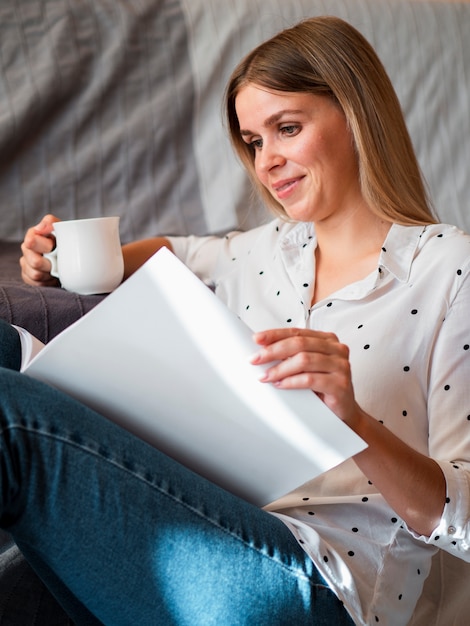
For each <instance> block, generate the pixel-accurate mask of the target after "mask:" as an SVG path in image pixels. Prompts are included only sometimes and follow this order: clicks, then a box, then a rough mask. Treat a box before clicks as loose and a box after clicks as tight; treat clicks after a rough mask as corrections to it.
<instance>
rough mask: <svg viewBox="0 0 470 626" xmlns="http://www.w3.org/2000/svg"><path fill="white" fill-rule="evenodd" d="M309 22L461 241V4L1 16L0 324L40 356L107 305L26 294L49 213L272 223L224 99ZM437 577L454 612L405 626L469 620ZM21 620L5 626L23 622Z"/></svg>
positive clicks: (319, 4) (130, 234) (214, 1)
mask: <svg viewBox="0 0 470 626" xmlns="http://www.w3.org/2000/svg"><path fill="white" fill-rule="evenodd" d="M318 14H334V15H338V16H340V17H343V18H344V19H346V20H348V21H350V22H351V23H352V24H353V25H355V26H356V27H357V28H358V29H359V30H361V31H362V32H363V33H364V35H365V36H366V37H367V38H368V39H369V41H371V43H372V44H373V45H374V47H375V49H376V50H377V52H378V54H379V56H380V57H381V58H382V60H383V62H384V64H385V66H386V68H387V70H388V72H389V75H390V77H391V78H392V81H393V83H394V85H395V88H396V90H397V93H398V95H399V98H400V101H401V104H402V107H403V111H404V114H405V117H406V119H407V122H408V126H409V129H410V132H411V136H412V140H413V143H414V146H415V149H416V152H417V155H418V159H419V162H420V164H421V167H422V170H423V172H424V175H425V177H426V179H427V181H428V185H429V188H430V192H431V197H432V198H433V201H434V204H435V206H436V209H437V212H438V214H439V216H440V218H441V221H444V222H451V223H455V224H457V225H459V226H460V227H462V228H463V229H465V230H467V231H470V210H469V207H468V201H469V198H470V176H469V172H468V170H469V164H470V140H469V138H470V39H469V37H468V33H470V2H458V1H455V2H454V1H451V0H447V1H446V0H347V1H345V0H16V1H15V2H3V3H0V202H1V207H2V211H1V215H0V317H2V318H4V319H7V320H8V321H9V322H12V323H16V324H20V325H22V326H24V327H26V328H28V329H29V330H31V332H33V333H34V334H35V335H36V336H38V337H39V338H40V339H41V340H43V341H45V342H47V341H49V340H50V339H52V338H53V337H54V336H55V335H56V334H57V333H58V332H60V331H61V330H63V328H65V327H66V326H67V325H69V324H70V323H71V322H73V321H74V320H75V319H77V318H78V317H80V316H81V315H83V314H85V313H86V312H87V311H89V310H90V309H91V308H92V307H93V306H95V304H96V303H97V302H99V300H100V299H101V298H102V296H77V295H76V294H72V293H68V292H66V291H64V290H62V289H53V288H33V287H28V286H26V285H23V284H22V283H21V278H20V274H19V266H18V258H19V255H20V249H19V244H20V242H21V240H22V238H23V235H24V232H25V230H26V229H27V228H28V227H29V226H31V225H32V224H35V223H36V222H38V221H39V219H40V218H41V217H42V216H43V215H44V214H45V213H49V212H50V213H54V214H56V215H57V216H58V217H60V218H62V219H72V218H80V217H92V216H101V215H119V216H120V218H121V238H122V241H123V242H126V241H130V240H133V239H136V238H142V237H147V236H152V235H155V234H159V233H164V234H182V235H184V234H189V233H194V234H206V233H220V232H224V231H227V230H229V229H232V228H242V229H247V228H250V227H251V226H254V225H257V224H260V223H261V222H263V221H265V220H267V219H269V216H268V214H267V212H266V210H265V209H264V207H263V206H262V205H261V204H260V203H259V202H258V201H257V200H256V199H255V198H254V197H253V195H252V194H251V190H250V186H249V183H248V181H247V179H246V177H245V174H244V173H243V171H242V168H241V166H240V165H239V163H238V162H237V160H236V159H235V157H234V156H233V154H232V151H231V148H230V145H229V142H228V139H227V136H226V131H225V128H224V124H223V116H222V108H221V101H222V95H223V91H224V86H225V83H226V80H227V77H228V75H229V73H230V71H231V69H232V68H233V66H234V65H235V64H236V62H237V61H238V60H239V59H240V58H241V56H242V55H243V54H244V53H246V52H247V51H248V50H250V49H251V48H252V47H253V46H254V45H256V44H257V43H258V42H260V41H261V40H263V39H266V38H267V37H269V36H271V35H272V34H274V33H275V32H277V31H278V30H280V29H281V28H283V27H286V26H289V25H291V24H293V23H294V22H296V21H298V20H299V19H301V18H303V17H307V16H313V15H318ZM0 542H2V543H1V544H0V551H1V550H3V557H4V558H3V563H2V564H1V567H0V570H1V572H0V573H1V576H0V619H1V618H2V613H1V611H2V600H1V596H2V589H3V590H5V589H7V588H8V589H10V587H7V582H5V581H7V580H9V581H10V583H9V584H11V581H12V580H13V579H12V574H11V572H12V571H14V570H12V569H9V568H11V567H14V565H15V563H16V562H17V561H18V553H17V549H16V547H15V546H14V545H12V544H11V540H10V538H9V537H8V535H5V534H2V535H0ZM1 546H3V547H1ZM7 548H8V549H7ZM6 555H7V556H8V559H6ZM449 558H451V557H449ZM0 561H1V559H0ZM19 561H20V562H21V559H19ZM21 567H24V563H22V565H21ZM445 568H446V564H445V562H440V563H439V564H438V563H436V567H435V568H434V569H433V575H436V576H439V575H441V576H442V583H441V584H442V589H445V588H447V587H452V589H453V591H454V593H455V594H456V596H455V597H456V600H455V602H453V604H452V606H451V607H450V608H449V611H450V613H449V614H448V615H445V616H438V615H436V614H435V611H433V598H432V597H430V596H429V595H428V594H427V593H426V591H425V594H424V597H423V601H422V602H421V604H420V607H419V609H418V611H417V616H416V619H415V621H414V622H413V623H415V624H422V625H426V626H429V625H430V624H434V623H436V624H437V623H439V624H442V625H445V626H449V624H462V625H463V624H466V623H467V622H468V611H469V609H470V603H469V602H468V600H467V601H465V600H466V598H465V591H464V590H463V591H460V590H461V589H462V585H459V581H455V580H448V578H446V576H445ZM468 574H469V568H468V567H467V566H463V565H462V576H463V577H465V576H467V580H468ZM9 610H10V611H11V608H10V609H9ZM18 610H19V611H20V607H18ZM19 615H21V613H18V616H19ZM18 616H17V617H16V618H15V617H13V618H12V621H11V623H12V624H13V623H14V624H23V623H29V622H27V621H22V620H23V618H21V617H18ZM5 620H6V621H5ZM1 623H10V622H8V620H7V618H4V621H1ZM35 623H40V622H35ZM42 623H44V624H48V625H50V624H53V623H54V622H53V621H52V618H51V617H50V616H49V617H43V622H42ZM58 623H60V622H58ZM64 623H65V622H64Z"/></svg>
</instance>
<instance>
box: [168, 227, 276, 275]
mask: <svg viewBox="0 0 470 626" xmlns="http://www.w3.org/2000/svg"><path fill="white" fill-rule="evenodd" d="M270 230H271V231H273V232H275V227H274V228H273V226H272V225H270ZM266 231H267V228H266V226H259V227H258V228H253V229H251V230H249V231H246V232H241V231H231V232H230V233H227V234H226V235H224V236H223V237H217V236H213V235H210V236H207V237H197V236H193V235H190V236H188V237H167V239H168V241H169V242H170V244H171V246H172V248H173V252H174V254H175V255H176V256H177V257H178V258H179V260H180V261H182V262H183V263H184V264H185V265H186V266H187V267H189V269H190V270H191V271H192V272H194V274H196V276H198V277H199V278H200V279H201V280H202V281H204V282H205V283H206V284H208V285H213V284H214V283H215V282H216V281H218V280H220V279H221V277H224V276H226V275H227V274H229V273H231V272H232V268H233V265H234V263H233V262H234V260H235V259H236V258H237V257H239V256H240V255H245V254H246V253H247V252H248V251H250V250H251V249H254V248H256V247H257V244H258V241H259V239H260V236H261V235H262V234H265V233H266ZM264 239H266V237H264ZM270 243H271V241H270Z"/></svg>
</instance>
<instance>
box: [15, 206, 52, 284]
mask: <svg viewBox="0 0 470 626" xmlns="http://www.w3.org/2000/svg"><path fill="white" fill-rule="evenodd" d="M58 221H60V220H59V218H57V217H55V216H54V215H45V216H44V217H43V218H42V220H41V221H40V222H39V224H37V225H36V226H32V227H31V228H29V229H28V230H27V231H26V235H25V237H24V240H23V243H22V244H21V252H22V253H23V255H22V256H21V258H20V267H21V277H22V279H23V280H24V282H25V283H26V284H28V285H33V286H34V287H56V286H58V285H59V281H58V280H57V278H54V277H53V276H51V262H50V261H49V259H46V258H44V254H46V253H48V252H51V250H53V249H54V247H55V238H54V236H53V235H52V231H53V229H54V223H55V222H58Z"/></svg>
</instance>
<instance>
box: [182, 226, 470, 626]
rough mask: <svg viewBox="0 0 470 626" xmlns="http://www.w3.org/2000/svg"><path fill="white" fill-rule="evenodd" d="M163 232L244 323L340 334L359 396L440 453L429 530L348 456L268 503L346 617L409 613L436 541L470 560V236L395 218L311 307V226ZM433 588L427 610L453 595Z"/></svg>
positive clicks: (385, 620)
mask: <svg viewBox="0 0 470 626" xmlns="http://www.w3.org/2000/svg"><path fill="white" fill-rule="evenodd" d="M170 241H171V245H172V247H173V250H174V252H175V254H176V255H177V256H178V257H179V258H180V259H181V260H182V261H183V262H184V263H185V264H186V265H188V267H190V268H191V269H192V270H193V272H195V273H196V274H197V275H198V276H199V277H200V278H201V279H202V280H204V281H205V282H206V283H209V284H211V285H212V286H213V287H214V289H215V292H216V293H217V295H218V296H219V297H220V298H221V299H222V300H223V301H224V302H225V303H226V304H227V305H228V306H229V307H230V308H231V309H233V310H234V311H235V312H236V313H237V314H238V315H239V316H240V317H241V318H242V319H243V320H244V321H245V322H246V323H247V324H248V325H249V326H250V327H251V328H252V329H253V330H262V329H266V328H273V327H285V326H293V327H304V328H312V329H317V330H324V331H330V332H334V333H336V335H337V336H338V337H339V339H340V341H342V342H343V343H345V344H347V345H348V346H349V349H350V361H351V368H352V377H353V384H354V389H355V393H356V399H357V401H358V403H359V404H360V405H361V406H362V408H363V409H364V410H365V411H367V412H368V413H370V414H371V415H373V416H375V417H376V418H377V419H378V420H380V421H382V422H383V423H384V425H385V426H386V427H387V428H389V429H390V430H391V431H393V432H394V433H395V434H396V435H398V436H399V437H400V438H401V439H403V440H404V441H406V442H407V443H408V444H409V445H410V446H412V447H414V448H415V449H417V450H419V451H420V452H422V453H424V454H426V455H429V456H431V457H433V458H434V459H435V460H436V461H437V462H438V463H439V464H440V466H441V468H442V470H443V472H444V475H445V477H446V481H447V504H446V506H445V509H444V511H443V515H442V519H441V521H440V523H439V525H438V526H437V528H436V529H435V530H434V532H433V533H432V535H431V536H430V537H422V536H417V535H415V533H413V532H412V531H411V530H410V529H409V528H407V526H406V524H405V523H404V522H403V521H402V520H401V519H400V518H399V517H398V516H397V515H396V514H395V513H394V511H393V510H392V509H391V508H390V507H389V506H388V504H387V503H386V502H385V500H384V499H383V498H382V496H381V495H380V493H379V492H378V491H377V489H376V488H375V487H374V485H373V484H371V483H370V482H369V481H368V480H367V478H366V477H365V476H364V475H363V474H362V472H361V471H360V470H359V469H358V468H357V466H356V464H355V463H354V461H352V460H351V459H350V460H348V461H346V462H344V463H343V464H341V465H340V466H339V467H337V468H335V469H333V470H330V471H328V472H326V473H324V474H323V475H322V476H320V477H318V478H317V479H315V480H312V481H311V482H309V483H307V484H306V485H304V486H303V487H302V488H300V489H298V490H296V491H295V492H292V493H291V494H289V495H287V496H285V497H284V498H281V500H279V501H277V502H276V503H273V504H271V505H269V506H268V507H267V509H268V510H269V511H270V512H272V513H273V514H274V515H277V516H279V517H280V518H281V519H282V520H283V521H284V522H285V523H286V524H287V526H288V527H289V528H290V529H291V530H292V532H293V533H294V535H295V537H296V538H297V540H298V541H299V543H300V544H301V545H302V547H303V549H304V550H305V551H306V552H307V553H308V554H309V555H310V557H311V558H312V560H313V561H314V563H315V565H316V566H317V568H318V569H319V571H320V572H321V574H322V575H323V576H324V578H325V579H326V580H327V581H328V583H329V585H330V586H331V587H332V589H333V590H334V591H335V592H336V594H337V595H338V597H339V598H340V599H341V600H342V601H343V602H344V604H345V606H346V608H347V609H348V611H349V612H350V614H351V616H352V618H353V619H354V621H355V623H357V624H381V625H384V624H388V625H390V624H396V625H397V626H403V625H404V624H407V623H408V621H409V620H410V618H411V615H412V613H413V610H414V607H415V605H416V602H417V599H418V598H419V596H420V594H421V592H422V588H423V584H424V581H425V579H426V577H427V576H428V574H429V571H430V568H431V560H432V556H433V554H434V553H435V552H436V551H437V550H438V548H441V549H442V550H444V551H446V552H448V553H450V554H452V555H457V556H458V557H460V559H464V560H465V561H469V562H470V502H469V500H470V278H469V267H470V236H468V235H466V234H464V233H462V232H461V231H459V230H458V229H457V228H456V227H453V226H448V225H442V224H439V225H433V226H428V227H421V226H419V227H415V226H413V227H410V226H408V227H406V226H398V225H393V226H392V228H391V229H390V231H389V233H388V236H387V238H386V240H385V242H384V244H383V248H382V252H381V254H380V258H379V262H378V267H377V270H376V271H374V272H373V273H372V274H370V275H369V276H367V277H366V278H365V279H363V280H360V281H358V282H356V283H353V284H351V285H348V286H347V287H344V288H342V289H340V290H339V291H337V292H336V293H334V294H332V295H330V296H329V297H328V298H326V299H324V300H322V301H321V302H318V303H316V304H315V305H314V306H313V307H310V302H311V301H312V294H313V289H314V281H315V256H314V250H315V247H316V238H315V230H314V227H313V226H312V225H311V224H305V223H297V224H291V223H285V222H283V221H280V220H274V221H273V222H271V223H269V224H267V225H265V226H262V227H260V228H257V229H255V230H252V231H249V232H247V233H239V232H233V233H230V234H229V235H227V236H226V237H225V238H218V237H172V238H170ZM397 480H400V477H399V476H397ZM460 559H455V558H452V557H450V558H449V559H448V560H449V562H450V565H448V567H452V564H453V563H455V564H460V565H461V564H462V561H461V560H460ZM467 581H468V578H467ZM463 582H464V581H462V583H463ZM436 593H437V591H436ZM441 595H442V594H440V595H436V600H435V603H436V606H437V611H438V610H439V606H438V605H439V602H440V603H441V604H442V606H445V604H446V603H448V602H449V601H451V600H450V599H449V598H448V597H441ZM436 619H437V618H436ZM447 623H449V622H447Z"/></svg>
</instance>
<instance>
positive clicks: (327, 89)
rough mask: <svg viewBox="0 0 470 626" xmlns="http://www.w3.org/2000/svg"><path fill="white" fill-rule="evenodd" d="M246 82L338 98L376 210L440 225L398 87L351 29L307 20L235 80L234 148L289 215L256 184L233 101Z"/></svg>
mask: <svg viewBox="0 0 470 626" xmlns="http://www.w3.org/2000/svg"><path fill="white" fill-rule="evenodd" d="M248 84H254V85H258V86H260V87H264V88H267V89H272V90H275V91H280V92H291V93H311V94H316V95H323V96H326V97H331V98H333V99H334V100H335V101H336V102H337V103H338V104H339V106H340V107H341V109H342V111H343V113H344V115H345V117H346V120H347V124H348V126H349V129H350V131H351V134H352V137H353V142H354V147H355V151H356V154H357V159H358V170H359V179H360V185H361V191H362V195H363V197H364V199H365V201H366V202H367V204H368V205H369V207H370V209H371V210H372V211H373V212H374V213H376V214H377V215H378V216H380V217H381V218H382V219H384V220H386V221H388V222H397V223H399V224H404V225H411V224H429V223H435V222H436V221H437V220H436V218H435V216H434V214H433V210H432V208H431V202H430V200H429V197H428V193H427V189H426V185H425V183H424V180H423V177H422V174H421V171H420V168H419V165H418V161H417V158H416V155H415V152H414V149H413V145H412V142H411V138H410V135H409V133H408V130H407V127H406V123H405V120H404V116H403V113H402V110H401V106H400V103H399V101H398V97H397V95H396V93H395V90H394V88H393V85H392V83H391V81H390V79H389V77H388V75H387V72H386V70H385V68H384V66H383V64H382V63H381V61H380V59H379V58H378V56H377V54H376V53H375V51H374V50H373V48H372V46H371V45H370V44H369V43H368V41H367V40H366V39H365V38H364V37H363V36H362V35H361V33H359V31H357V30H356V29H355V28H354V27H353V26H351V25H350V24H348V23H347V22H345V21H343V20H341V19H339V18H336V17H316V18H311V19H306V20H304V21H302V22H300V23H299V24H297V25H296V26H293V27H292V28H288V29H286V30H284V31H282V32H280V33H279V34H278V35H276V36H274V37H273V38H272V39H270V40H268V41H266V42H265V43H262V44H261V45H260V46H258V47H257V48H255V49H254V50H253V51H252V52H251V53H250V54H248V55H247V56H246V57H245V58H244V59H243V60H242V61H241V62H240V63H239V65H238V66H237V67H236V68H235V70H234V71H233V73H232V76H231V78H230V80H229V83H228V86H227V90H226V97H225V107H226V116H227V122H228V129H229V133H230V138H231V141H232V144H233V146H234V149H235V151H236V153H237V154H238V156H239V158H240V160H241V161H242V163H243V164H244V166H245V168H246V169H247V172H248V174H249V176H250V178H251V179H252V181H253V183H254V184H255V186H256V187H257V189H258V190H259V192H260V194H261V196H262V197H263V199H264V201H265V202H266V204H267V205H268V206H269V207H270V208H271V209H272V210H273V211H274V212H275V213H276V214H278V215H280V216H283V217H286V214H285V211H284V210H283V208H282V206H281V205H280V203H279V202H277V200H275V199H274V198H273V197H272V195H271V194H270V193H269V191H268V190H267V189H265V188H264V187H263V185H261V183H260V182H259V181H258V178H257V176H256V174H255V167H254V160H255V153H254V149H253V148H252V147H250V146H249V145H247V143H245V141H243V138H242V137H241V134H240V126H239V121H238V118H237V114H236V110H235V102H236V98H237V95H238V93H239V91H240V90H241V89H242V88H243V87H244V86H246V85H248Z"/></svg>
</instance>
